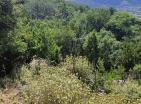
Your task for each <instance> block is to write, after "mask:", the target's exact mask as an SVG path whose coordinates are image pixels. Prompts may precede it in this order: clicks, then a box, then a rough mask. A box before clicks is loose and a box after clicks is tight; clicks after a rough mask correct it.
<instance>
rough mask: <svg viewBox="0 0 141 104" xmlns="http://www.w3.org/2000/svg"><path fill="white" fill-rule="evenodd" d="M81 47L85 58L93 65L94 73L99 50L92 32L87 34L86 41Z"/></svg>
mask: <svg viewBox="0 0 141 104" xmlns="http://www.w3.org/2000/svg"><path fill="white" fill-rule="evenodd" d="M83 47H84V50H85V55H86V56H87V58H88V60H89V62H90V63H92V64H93V66H94V71H95V70H96V66H97V62H98V58H99V49H98V43H97V38H96V36H95V32H94V31H93V32H91V33H89V35H88V37H87V39H86V40H85V42H84V45H83Z"/></svg>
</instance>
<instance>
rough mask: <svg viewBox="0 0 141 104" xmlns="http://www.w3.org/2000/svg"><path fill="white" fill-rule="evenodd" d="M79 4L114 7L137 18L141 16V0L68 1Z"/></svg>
mask: <svg viewBox="0 0 141 104" xmlns="http://www.w3.org/2000/svg"><path fill="white" fill-rule="evenodd" d="M67 1H70V2H73V3H77V4H83V5H88V6H89V7H92V8H97V7H113V8H116V9H118V10H125V11H128V12H131V13H133V14H134V15H136V16H140V15H141V0H67Z"/></svg>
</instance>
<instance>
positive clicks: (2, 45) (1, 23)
mask: <svg viewBox="0 0 141 104" xmlns="http://www.w3.org/2000/svg"><path fill="white" fill-rule="evenodd" d="M12 11H13V5H12V3H11V0H1V1H0V75H2V76H3V75H5V74H9V73H11V71H12V69H13V68H14V64H13V63H14V59H15V57H16V54H15V53H13V50H12V49H11V47H10V45H9V32H10V31H11V30H12V29H13V28H14V26H15V23H16V20H15V18H14V15H13V12H12Z"/></svg>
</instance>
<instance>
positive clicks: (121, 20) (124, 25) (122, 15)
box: [106, 12, 135, 40]
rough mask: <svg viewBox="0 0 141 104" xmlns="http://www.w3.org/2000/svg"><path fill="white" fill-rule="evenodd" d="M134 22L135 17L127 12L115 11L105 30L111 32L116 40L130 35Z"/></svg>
mask: <svg viewBox="0 0 141 104" xmlns="http://www.w3.org/2000/svg"><path fill="white" fill-rule="evenodd" d="M134 24H135V17H134V16H132V15H131V14H129V13H127V12H116V13H115V14H114V15H112V16H111V17H110V20H109V22H108V23H107V26H106V28H107V30H109V31H111V32H113V33H114V34H115V36H116V38H117V40H122V39H123V37H125V36H127V37H130V36H131V35H132V34H133V31H132V29H131V26H133V25H134Z"/></svg>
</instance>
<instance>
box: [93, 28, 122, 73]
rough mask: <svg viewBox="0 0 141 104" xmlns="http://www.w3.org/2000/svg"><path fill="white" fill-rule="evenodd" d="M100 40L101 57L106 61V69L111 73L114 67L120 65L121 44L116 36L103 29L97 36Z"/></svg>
mask: <svg viewBox="0 0 141 104" xmlns="http://www.w3.org/2000/svg"><path fill="white" fill-rule="evenodd" d="M96 36H97V40H98V48H99V56H100V58H101V59H102V60H103V61H104V68H105V70H106V71H110V69H111V67H112V66H117V65H119V64H120V61H121V58H120V53H121V42H119V41H117V40H116V38H115V36H114V34H113V33H112V32H110V31H106V30H105V29H102V30H101V31H100V32H98V33H97V34H96Z"/></svg>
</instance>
